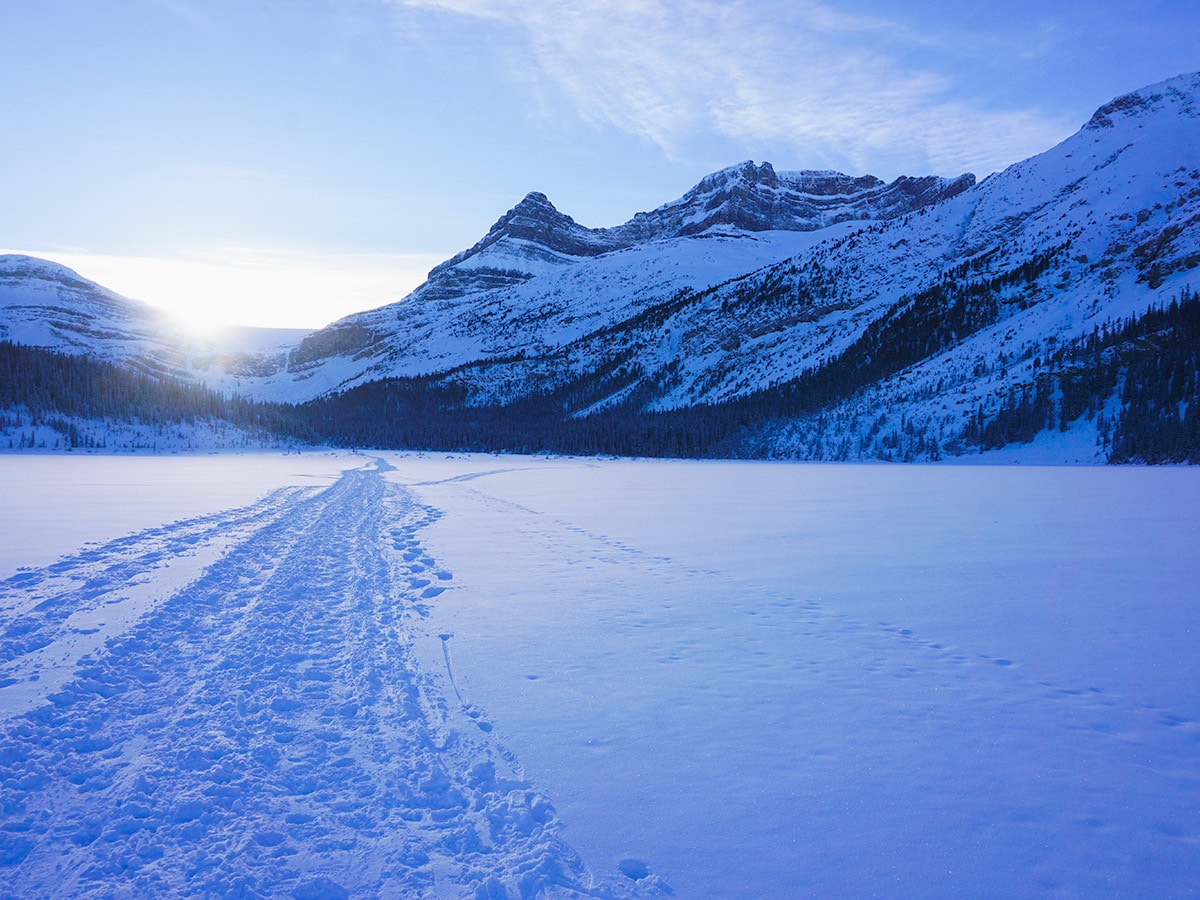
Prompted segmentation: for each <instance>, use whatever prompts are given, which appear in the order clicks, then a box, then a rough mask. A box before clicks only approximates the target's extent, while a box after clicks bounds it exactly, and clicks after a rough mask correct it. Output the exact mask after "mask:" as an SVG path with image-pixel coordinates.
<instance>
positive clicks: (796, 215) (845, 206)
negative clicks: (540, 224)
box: [614, 161, 975, 243]
mask: <svg viewBox="0 0 1200 900" xmlns="http://www.w3.org/2000/svg"><path fill="white" fill-rule="evenodd" d="M974 183H975V176H974V175H970V174H968V175H961V176H959V177H958V178H955V179H947V178H938V177H936V176H926V177H924V178H910V177H908V176H902V177H901V178H898V179H896V180H895V181H893V182H892V183H891V184H885V183H884V182H883V181H881V180H880V179H878V178H876V177H874V176H873V175H861V176H852V175H843V174H842V173H840V172H819V171H800V172H782V173H777V172H776V171H775V169H774V168H773V167H772V166H771V164H770V163H768V162H764V163H763V164H762V165H761V166H756V165H755V164H754V163H752V162H749V161H747V162H744V163H741V164H739V165H736V166H731V167H730V168H728V169H722V170H721V171H719V172H714V173H713V174H712V175H709V176H707V177H705V178H704V179H703V180H701V182H700V183H699V184H698V185H696V186H695V187H694V188H692V189H691V190H690V191H688V192H687V193H686V194H684V195H683V197H681V198H680V199H679V200H676V201H675V202H674V203H668V204H666V205H664V206H660V207H659V208H658V209H656V210H654V211H653V212H649V213H639V214H638V215H636V216H634V217H633V218H632V219H631V220H630V221H629V222H627V223H626V224H625V225H622V226H620V227H619V228H616V229H614V231H617V232H619V233H621V234H622V236H623V237H625V238H626V240H629V241H630V242H631V243H634V242H640V241H644V240H655V239H657V238H663V237H684V236H687V235H693V234H701V233H702V232H705V231H708V230H709V229H710V228H713V227H715V226H720V225H724V226H729V227H731V228H737V229H741V230H742V231H815V230H816V229H818V228H825V227H827V226H829V225H834V224H836V223H838V222H845V221H849V220H869V219H891V218H895V217H897V216H902V215H905V214H906V213H909V212H912V211H913V210H915V209H919V208H920V207H922V206H928V205H929V204H931V203H937V202H938V201H940V200H944V199H946V198H948V197H953V196H954V195H955V194H958V193H961V192H962V191H964V190H966V189H967V188H969V187H971V186H972V185H973V184H974Z"/></svg>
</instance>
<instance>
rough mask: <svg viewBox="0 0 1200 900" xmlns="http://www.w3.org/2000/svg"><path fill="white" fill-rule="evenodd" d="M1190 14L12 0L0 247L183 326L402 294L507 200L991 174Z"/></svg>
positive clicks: (772, 2) (1076, 4) (1126, 5)
mask: <svg viewBox="0 0 1200 900" xmlns="http://www.w3.org/2000/svg"><path fill="white" fill-rule="evenodd" d="M1197 33H1200V5H1198V4H1197V3H1196V0H1165V2H1155V0H1130V2H1124V0H1116V2H1107V3H1099V4H1098V3H1095V2H1094V0H1055V2H1046V0H1036V2H1035V0H1011V2H1008V3H1005V4H997V3H994V2H992V0H987V2H976V0H956V2H949V0H915V2H908V3H896V2H894V0H892V2H884V0H838V2H832V0H830V2H816V0H558V2H550V0H37V2H33V3H17V4H9V5H8V7H7V8H6V9H5V11H4V12H3V13H2V14H0V34H2V35H3V46H4V52H3V53H2V54H0V83H2V84H3V85H4V86H5V87H4V90H3V93H2V94H0V109H2V110H3V115H4V120H5V124H6V128H5V138H4V140H3V141H0V198H2V199H0V248H3V250H2V252H23V253H30V254H32V255H35V256H41V257H44V258H48V259H53V260H55V261H57V262H61V263H64V264H66V265H68V266H71V267H72V268H74V269H75V270H76V271H78V272H79V273H80V274H82V275H84V276H85V277H88V278H92V279H93V280H96V281H99V282H100V283H101V284H103V285H105V286H106V287H109V288H111V289H113V290H116V291H117V292H118V293H122V294H124V295H126V296H129V297H132V298H135V299H139V300H143V301H146V302H148V303H151V304H154V305H157V306H162V307H165V308H167V309H169V310H172V311H173V312H175V313H176V314H177V315H179V316H180V317H181V318H182V319H184V320H186V321H190V322H192V323H195V324H197V325H200V324H204V323H206V322H210V323H211V322H217V321H220V322H227V323H236V324H247V325H262V326H275V327H306V328H315V327H319V326H321V325H324V324H326V323H328V322H330V321H332V320H334V319H336V318H338V317H340V316H343V315H346V314H349V313H351V312H356V311H360V310H364V309H369V308H374V307H377V306H380V305H383V304H385V303H389V302H394V301H396V300H399V299H401V298H402V297H403V296H404V295H405V294H407V293H408V292H409V291H410V290H412V289H413V288H414V287H416V286H417V285H418V284H420V282H421V281H423V280H424V277H425V274H426V273H427V272H428V270H429V269H430V268H432V267H433V266H434V265H436V264H437V263H439V262H441V261H442V260H444V259H446V258H448V257H449V256H452V255H453V254H454V253H456V252H458V251H459V250H462V249H465V248H466V247H469V246H471V245H472V244H474V243H475V241H477V240H478V239H479V238H480V237H482V236H483V235H484V234H485V233H486V232H487V229H488V228H489V227H490V226H491V225H492V223H493V222H495V221H496V219H498V218H499V217H500V216H501V215H502V214H503V213H504V212H505V211H506V210H508V209H509V208H511V207H512V206H513V205H514V204H516V203H517V202H518V201H519V200H520V199H521V198H522V197H523V196H524V195H525V194H526V193H528V192H529V191H535V190H536V191H542V192H544V193H545V194H547V195H548V196H549V198H550V199H551V201H552V202H553V203H554V204H555V206H556V207H557V208H558V209H560V210H561V211H562V212H565V213H567V214H568V215H570V216H572V217H573V218H574V219H575V220H576V221H577V222H579V223H581V224H583V225H586V226H590V227H601V226H611V225H616V224H619V223H621V222H624V221H626V220H627V219H629V218H630V217H632V216H633V214H634V213H636V212H639V211H642V210H648V209H653V208H655V207H657V206H659V205H660V204H662V203H666V202H668V201H670V200H673V199H675V198H676V197H679V196H680V195H682V194H683V193H685V192H686V191H687V190H688V189H689V188H690V187H692V186H693V185H694V184H695V183H696V182H697V181H699V180H700V178H702V177H703V176H704V175H706V174H708V173H709V172H712V171H715V170H717V169H720V168H723V167H725V166H728V165H732V164H734V163H737V162H740V161H742V160H745V159H752V160H754V161H756V162H762V161H764V160H767V161H770V162H771V163H772V164H773V165H774V166H775V168H776V169H777V170H780V171H783V170H793V169H837V170H839V171H843V172H847V173H850V174H867V173H869V174H873V175H876V176H878V177H880V178H884V179H888V180H890V179H892V178H895V177H897V176H899V175H902V174H909V175H923V174H939V175H946V176H953V175H957V174H960V173H962V172H967V171H970V172H974V173H975V174H976V175H977V176H979V177H983V176H985V175H986V174H988V173H989V172H992V171H997V170H999V169H1002V168H1004V167H1005V166H1007V165H1009V164H1011V163H1014V162H1017V161H1019V160H1021V159H1024V158H1026V157H1028V156H1031V155H1033V154H1035V153H1038V152H1041V151H1043V150H1046V149H1049V147H1051V146H1053V145H1054V144H1055V143H1057V142H1058V141H1060V140H1062V139H1064V138H1066V137H1068V136H1069V135H1070V134H1072V133H1073V132H1075V131H1076V130H1077V129H1078V128H1079V127H1080V126H1081V125H1082V124H1083V123H1084V122H1085V121H1087V119H1088V118H1089V116H1090V115H1091V113H1092V112H1093V111H1094V110H1095V108H1096V107H1098V106H1100V105H1101V104H1103V103H1105V102H1107V101H1108V100H1110V99H1112V98H1113V97H1115V96H1118V95H1120V94H1123V93H1127V92H1129V91H1133V90H1136V89H1138V88H1140V87H1143V86H1145V85H1148V84H1153V83H1155V82H1158V81H1162V80H1164V79H1166V78H1169V77H1172V76H1174V75H1178V74H1181V73H1184V72H1190V71H1196V70H1200V44H1198V43H1197V41H1196V34H1197Z"/></svg>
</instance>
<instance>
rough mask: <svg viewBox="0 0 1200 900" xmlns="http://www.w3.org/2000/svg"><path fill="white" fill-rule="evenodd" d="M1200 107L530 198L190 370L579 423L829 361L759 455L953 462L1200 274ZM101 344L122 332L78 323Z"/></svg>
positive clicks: (1156, 109) (764, 430) (263, 395)
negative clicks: (366, 303) (537, 401)
mask: <svg viewBox="0 0 1200 900" xmlns="http://www.w3.org/2000/svg"><path fill="white" fill-rule="evenodd" d="M1198 110H1200V74H1191V75H1184V76H1180V77H1178V78H1174V79H1172V80H1170V81H1167V82H1164V83H1162V84H1158V85H1153V86H1151V87H1147V88H1144V89H1142V90H1140V91H1136V92H1134V93H1132V94H1129V95H1126V96H1124V97H1120V98H1118V99H1116V100H1114V101H1112V102H1111V103H1108V104H1106V105H1105V106H1103V107H1101V108H1100V109H1099V110H1097V112H1096V113H1095V115H1094V116H1093V117H1092V118H1091V119H1090V120H1089V121H1088V122H1087V123H1086V124H1085V125H1084V127H1083V128H1082V129H1081V130H1080V131H1079V132H1078V133H1076V134H1075V135H1073V136H1072V137H1070V138H1068V139H1067V140H1065V141H1064V142H1063V143H1061V144H1060V145H1058V146H1057V147H1054V148H1053V149H1051V150H1048V151H1047V152H1045V153H1043V154H1041V155H1039V156H1036V157H1033V158H1031V159H1028V160H1025V161H1024V162H1021V163H1018V164H1016V165H1014V166H1012V167H1010V168H1009V169H1007V170H1005V171H1004V172H1001V173H998V174H995V175H992V176H990V177H989V178H987V179H985V180H984V181H983V182H982V183H979V184H975V183H974V178H973V177H972V176H970V175H964V176H961V177H959V178H956V179H953V180H948V179H942V178H936V177H926V178H900V179H898V180H896V181H894V182H892V183H891V184H884V183H883V182H881V181H879V180H878V179H875V178H872V177H870V176H864V177H858V178H855V177H851V176H846V175H841V174H838V173H831V172H784V173H777V172H775V171H774V169H773V168H772V167H771V166H770V165H769V164H767V163H764V164H762V165H755V164H753V163H749V162H747V163H742V164H739V165H737V166H733V167H730V168H728V169H724V170H722V171H720V172H717V173H714V174H713V175H710V176H708V177H706V178H705V179H703V180H702V181H701V182H700V183H699V184H698V185H697V186H696V187H695V188H693V189H692V190H691V191H689V192H688V193H687V194H685V195H684V196H683V197H681V198H680V199H678V200H676V201H673V202H671V203H667V204H665V205H663V206H661V207H659V208H658V209H656V210H654V211H652V212H648V213H639V214H637V215H636V216H634V217H633V218H632V219H630V220H629V221H628V222H626V223H625V224H624V225H620V226H617V227H615V228H608V229H590V228H585V227H583V226H581V225H579V224H577V223H576V222H575V221H574V220H572V219H571V218H570V217H569V216H567V215H564V214H563V213H561V212H559V211H558V210H556V209H555V208H554V206H553V205H552V204H551V203H550V201H549V200H548V199H547V198H546V197H545V196H543V195H541V194H536V193H534V194H529V195H528V196H527V197H525V198H524V199H523V200H522V201H521V202H520V203H518V204H517V205H516V206H515V207H513V209H511V210H510V211H509V212H508V213H506V214H505V215H504V216H502V217H501V218H500V219H499V220H498V221H497V222H496V224H495V225H494V226H493V227H492V228H491V229H490V230H489V232H488V233H487V234H486V235H485V236H484V237H483V238H482V239H481V240H480V241H479V242H478V243H476V244H475V245H474V246H473V247H471V248H469V249H468V250H465V251H463V252H462V253H459V254H457V255H456V256H454V257H452V258H451V259H449V260H447V261H446V262H445V263H443V264H441V265H439V266H437V267H436V268H435V269H433V271H432V272H431V273H430V275H429V279H428V280H427V281H426V282H425V284H423V285H422V286H420V287H419V288H417V289H416V290H415V291H413V292H412V293H411V294H410V295H409V296H407V297H405V298H404V299H403V300H401V301H399V302H397V303H394V304H390V305H388V306H384V307H381V308H379V309H376V310H372V311H369V312H364V313H359V314H356V315H353V316H349V317H347V318H345V319H342V320H340V321H338V322H335V323H333V324H332V325H330V326H328V327H327V328H324V329H321V330H320V331H317V332H314V333H312V334H309V335H307V336H305V337H304V338H303V339H302V340H300V341H299V342H298V343H296V344H295V345H293V346H292V347H290V348H288V349H286V350H281V351H279V352H277V353H275V354H274V355H270V354H268V355H259V356H256V357H253V358H248V357H244V356H243V357H238V358H228V357H225V358H222V357H221V356H220V355H219V354H210V355H209V356H208V357H207V358H206V357H204V356H202V355H200V354H196V353H192V354H190V355H186V356H185V358H184V359H183V360H182V363H181V364H182V365H183V366H184V367H185V368H187V370H188V371H190V372H192V373H193V374H194V375H195V376H197V377H199V378H202V379H204V380H206V381H208V382H209V383H211V384H213V385H215V386H219V387H223V388H228V389H236V390H238V391H240V392H242V393H244V394H246V395H248V396H251V397H254V398H258V399H281V400H308V399H311V398H314V397H319V396H323V395H329V394H332V393H335V392H345V391H348V390H350V389H353V388H354V387H356V386H360V385H365V384H368V383H370V382H373V381H377V380H380V379H386V378H391V377H397V376H408V377H417V378H420V379H422V380H423V383H425V384H428V385H433V386H437V385H441V386H445V387H449V388H452V389H453V390H454V391H456V392H458V394H459V395H463V396H465V397H466V402H467V403H468V404H469V405H473V406H490V405H495V404H506V403H511V402H513V401H515V400H519V399H521V398H528V397H537V396H549V395H553V396H554V397H555V398H556V400H555V402H556V403H557V404H558V405H559V407H560V408H561V409H562V411H563V412H565V413H567V414H568V415H571V416H576V417H578V416H586V415H588V414H590V413H594V412H597V411H599V410H605V409H617V408H629V409H633V410H638V409H641V410H669V409H678V408H684V407H692V406H696V405H697V404H713V403H719V402H726V401H731V400H736V399H738V398H753V397H755V396H758V395H759V394H760V393H761V392H763V391H769V390H771V389H776V390H778V389H779V388H775V387H773V386H781V385H782V386H789V385H790V387H788V390H791V391H792V392H793V393H795V392H797V391H800V392H805V391H807V392H809V394H812V392H813V390H815V389H814V388H813V387H812V379H811V377H812V375H813V373H819V372H822V371H824V372H825V375H824V376H822V377H824V379H825V380H824V382H818V383H819V384H826V385H829V384H837V385H838V387H837V389H836V390H829V389H828V388H822V390H823V391H824V393H822V394H821V395H820V397H819V398H816V399H813V398H810V399H808V400H792V401H789V403H788V404H785V405H784V407H778V408H772V409H773V411H772V412H771V414H770V415H764V416H763V417H761V419H760V420H759V421H756V422H755V423H754V424H753V425H752V426H751V427H750V428H749V430H748V431H745V432H744V433H743V438H742V441H743V443H742V445H741V446H742V447H743V449H744V448H750V449H751V450H752V452H755V453H761V454H767V455H771V454H783V455H799V456H816V457H827V456H838V457H856V456H880V455H883V456H889V455H892V456H894V455H900V456H905V457H908V458H912V457H913V456H914V455H917V456H919V455H921V454H922V453H924V452H926V448H927V447H928V446H935V447H937V448H939V450H938V451H937V452H940V448H946V449H948V450H950V452H955V448H959V449H962V448H961V440H960V439H961V438H962V436H963V434H964V431H965V430H967V429H969V427H970V422H971V420H972V417H974V419H975V420H977V421H978V420H980V419H981V417H983V416H985V415H990V414H992V413H995V412H996V411H998V410H1000V409H1001V408H1002V407H1003V405H1004V404H1005V403H1006V402H1011V398H1012V396H1013V390H1014V388H1021V387H1024V386H1029V385H1033V384H1034V383H1035V382H1036V381H1037V379H1038V377H1039V375H1040V374H1044V372H1045V369H1044V365H1045V364H1046V362H1047V361H1048V360H1049V359H1050V356H1051V354H1052V353H1053V352H1054V351H1055V348H1061V347H1063V346H1064V345H1067V344H1069V342H1071V341H1072V340H1074V339H1077V338H1079V337H1080V336H1081V335H1085V334H1087V333H1089V332H1091V331H1092V330H1093V329H1095V328H1097V327H1098V326H1100V325H1102V324H1103V323H1106V322H1112V321H1116V320H1120V319H1123V318H1126V317H1130V316H1136V315H1139V314H1141V313H1143V312H1145V311H1146V310H1147V309H1149V308H1151V307H1152V306H1155V305H1156V304H1161V303H1164V302H1166V301H1167V300H1169V299H1170V298H1172V297H1176V296H1179V295H1180V294H1181V292H1183V291H1186V290H1189V289H1195V288H1196V287H1198V286H1200V227H1198V224H1200V112H1198ZM0 289H4V283H3V282H0ZM117 299H118V300H119V298H117ZM9 308H10V309H11V308H12V307H11V306H10V307H9ZM114 308H116V307H114ZM6 315H8V316H9V318H8V320H7V321H8V322H9V323H10V324H9V325H8V327H9V330H10V331H12V332H13V334H14V338H15V339H20V338H19V337H17V335H16V326H15V324H13V323H14V321H15V320H14V319H13V318H12V314H11V313H6ZM129 315H132V314H129V313H127V314H126V316H127V317H128V316H129ZM113 316H114V317H115V316H116V314H115V313H114V314H113ZM93 331H95V329H93ZM126 331H128V332H129V333H130V334H132V335H134V337H138V335H140V334H141V332H138V331H137V329H135V328H133V326H128V327H127V328H126ZM60 337H61V335H60ZM85 337H86V338H87V340H92V341H95V342H96V345H97V346H102V339H101V338H98V337H96V336H95V335H94V334H92V335H89V334H88V332H87V330H86V329H77V330H76V331H74V332H71V333H70V335H68V336H67V338H69V339H70V340H72V341H75V342H76V344H79V345H82V344H85V343H86V342H87V341H86V340H84V338H85ZM67 338H64V339H67ZM138 339H141V340H148V338H146V337H145V335H142V336H141V337H139V338H138ZM122 340H123V339H122ZM131 340H132V338H131ZM142 346H143V345H138V347H139V348H140V347H142ZM147 346H148V345H147ZM138 352H142V351H141V350H140V349H139V351H138ZM145 352H147V353H149V352H150V350H149V349H147V350H146V351H145ZM160 356H161V353H160ZM805 378H808V379H809V381H804V379H805ZM801 382H803V383H801ZM813 397H816V395H815V394H814V395H813ZM818 400H819V402H818ZM1093 405H1095V404H1093ZM780 409H784V410H785V412H786V414H780ZM1089 421H1090V420H1089ZM1063 427H1064V430H1063V432H1062V433H1063V434H1064V435H1066V437H1060V438H1056V441H1057V443H1058V444H1059V445H1062V443H1063V441H1066V440H1068V438H1069V439H1070V440H1074V441H1075V445H1077V446H1076V450H1077V456H1078V458H1095V457H1096V456H1097V454H1098V453H1099V452H1100V451H1099V450H1097V444H1096V437H1097V426H1096V425H1095V423H1094V422H1093V423H1092V424H1082V423H1081V424H1080V425H1079V428H1076V427H1075V425H1074V424H1072V423H1071V422H1067V421H1066V420H1064V422H1063ZM917 441H919V445H918V444H917V443H916V442H917ZM1073 446H1074V445H1073ZM914 447H916V450H915V452H914ZM1060 450H1061V447H1060ZM893 451H894V452H893ZM901 451H903V452H901ZM1056 452H1057V453H1058V455H1059V456H1062V453H1061V452H1059V451H1056ZM1072 452H1075V451H1072Z"/></svg>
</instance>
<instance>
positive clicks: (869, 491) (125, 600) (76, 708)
mask: <svg viewBox="0 0 1200 900" xmlns="http://www.w3.org/2000/svg"><path fill="white" fill-rule="evenodd" d="M376 459H379V460H381V461H382V462H381V463H380V464H377V463H376ZM0 492H2V496H3V514H4V521H5V523H6V525H5V526H4V528H5V540H4V542H3V546H2V547H0V578H3V579H6V580H4V581H3V582H2V583H0V590H2V591H3V600H2V601H0V602H2V608H0V616H3V618H2V619H0V628H3V631H2V632H0V634H3V635H4V641H5V643H4V644H3V647H2V649H3V655H0V684H4V687H0V711H3V714H4V722H5V727H6V731H5V735H4V744H3V745H0V759H2V760H4V763H3V768H0V775H3V776H4V784H3V794H2V799H3V803H4V805H3V810H4V820H3V822H0V826H3V827H5V828H6V829H7V830H8V831H9V832H10V833H12V834H14V835H17V836H18V838H17V839H16V840H15V841H14V842H13V844H12V847H13V848H15V849H9V850H6V851H5V853H4V858H3V859H0V862H3V863H6V865H5V866H3V867H0V888H3V889H5V890H8V891H11V892H13V893H18V894H20V893H30V892H35V893H36V892H45V891H46V889H47V888H50V887H55V888H58V889H59V890H62V891H63V892H66V893H71V892H86V891H94V890H98V889H100V888H99V886H101V885H102V886H104V890H114V889H115V890H118V891H119V890H155V889H157V890H179V889H191V890H218V891H219V890H232V889H234V888H238V889H242V890H245V891H247V892H248V893H250V894H252V895H253V894H256V893H261V894H274V895H278V894H281V893H282V894H284V895H285V896H286V895H290V894H291V893H292V892H298V893H297V894H296V895H297V896H301V895H307V894H305V893H304V892H305V891H308V892H309V894H311V895H312V896H319V895H322V894H321V891H324V892H325V895H328V896H337V895H338V893H337V891H338V890H339V886H340V887H344V888H345V889H346V890H348V891H349V892H350V894H352V895H358V894H360V893H365V894H368V895H370V894H376V893H379V894H384V895H400V896H405V895H407V896H474V895H476V892H477V891H478V892H479V893H478V895H479V896H504V894H503V891H505V890H507V891H509V892H510V893H511V894H512V895H513V896H517V895H518V892H519V891H520V890H529V891H537V890H542V891H544V892H545V893H546V894H547V895H549V896H579V895H584V896H588V895H590V896H601V897H603V896H661V895H663V894H664V893H665V891H666V889H667V888H668V887H669V888H670V889H672V890H673V891H674V892H675V895H676V896H680V897H738V896H804V895H825V896H828V895H847V894H865V893H879V894H889V895H918V894H919V895H940V896H963V895H981V894H983V895H1003V896H1030V895H1038V894H1044V895H1053V896H1063V895H1066V896H1079V897H1085V896H1097V895H1129V894H1141V895H1179V894H1183V893H1187V892H1188V891H1190V890H1194V887H1195V885H1196V884H1197V883H1198V881H1200V863H1198V862H1197V860H1198V859H1200V692H1198V691H1197V690H1196V685H1198V684H1200V652H1198V651H1200V554H1197V553H1196V551H1195V546H1196V535H1197V534H1200V473H1197V472H1196V471H1194V470H1191V469H1106V468H1025V467H950V466H925V467H911V466H910V467H902V466H836V465H797V464H771V463H732V462H729V463H726V462H657V461H623V460H622V461H616V460H564V459H531V458H522V457H492V456H461V457H444V456H441V455H437V456H434V455H430V456H419V455H404V454H391V453H381V454H372V455H370V456H364V457H356V456H352V455H349V454H340V455H330V454H307V455H303V456H294V455H293V456H273V455H268V454H261V455H249V456H211V457H200V458H186V457H180V458H173V457H172V458H162V457H157V458H136V459H129V458H111V457H110V458H105V457H24V456H6V457H0ZM89 542H91V543H89ZM60 557H61V559H60ZM56 560H57V561H56ZM18 567H25V568H24V569H22V570H20V571H18ZM184 747H186V748H188V749H187V750H186V751H185V750H184V749H182V748H184ZM189 753H190V754H191V755H189ZM197 754H199V756H197ZM205 754H207V756H205ZM547 804H552V807H551V806H549V805H547ZM47 810H53V811H54V812H53V814H50V813H49V812H47ZM314 892H315V893H314ZM488 892H491V893H488Z"/></svg>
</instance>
